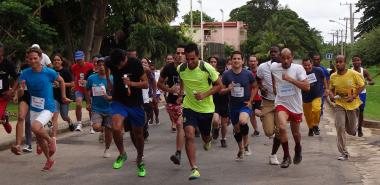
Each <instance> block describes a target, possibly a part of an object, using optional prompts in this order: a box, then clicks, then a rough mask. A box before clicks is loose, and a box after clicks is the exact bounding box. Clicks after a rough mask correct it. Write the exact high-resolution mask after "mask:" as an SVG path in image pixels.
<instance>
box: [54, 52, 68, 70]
mask: <svg viewBox="0 0 380 185" xmlns="http://www.w3.org/2000/svg"><path fill="white" fill-rule="evenodd" d="M56 56H57V57H59V58H60V59H61V61H62V66H65V67H66V65H67V61H66V59H65V58H64V57H63V55H62V54H61V53H59V52H57V53H54V54H53V55H52V56H51V59H53V60H54V57H56Z"/></svg>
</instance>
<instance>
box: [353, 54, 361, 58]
mask: <svg viewBox="0 0 380 185" xmlns="http://www.w3.org/2000/svg"><path fill="white" fill-rule="evenodd" d="M355 57H357V58H361V57H360V55H358V54H355V55H353V56H352V58H355Z"/></svg>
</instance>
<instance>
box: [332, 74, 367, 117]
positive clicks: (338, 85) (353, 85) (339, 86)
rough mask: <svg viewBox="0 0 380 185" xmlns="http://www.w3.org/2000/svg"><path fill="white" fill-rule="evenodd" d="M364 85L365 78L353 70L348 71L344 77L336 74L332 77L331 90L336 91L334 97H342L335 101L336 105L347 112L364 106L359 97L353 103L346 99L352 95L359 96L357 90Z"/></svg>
mask: <svg viewBox="0 0 380 185" xmlns="http://www.w3.org/2000/svg"><path fill="white" fill-rule="evenodd" d="M364 85H365V84H364V79H363V76H362V75H361V74H360V73H358V72H356V71H354V70H351V69H348V70H347V72H346V73H345V74H344V75H339V74H338V73H337V72H335V73H333V74H332V75H331V77H330V90H333V89H335V92H334V95H335V96H336V95H339V96H340V98H337V99H335V103H336V104H337V105H340V106H342V107H343V108H344V109H346V110H355V109H357V108H358V107H359V106H360V105H361V104H362V102H361V101H360V99H359V97H358V96H356V97H355V99H354V101H352V102H347V101H346V100H345V98H346V97H347V96H348V95H350V94H355V95H357V94H358V92H357V88H359V87H362V86H364Z"/></svg>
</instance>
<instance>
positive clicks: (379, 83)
mask: <svg viewBox="0 0 380 185" xmlns="http://www.w3.org/2000/svg"><path fill="white" fill-rule="evenodd" d="M368 71H369V72H370V73H371V75H372V77H373V76H374V75H375V74H377V73H379V72H380V68H379V67H371V68H369V69H368ZM374 81H375V85H373V86H367V103H366V108H365V112H364V116H365V117H366V118H368V119H373V120H380V114H379V108H380V96H379V93H380V76H377V77H375V79H374Z"/></svg>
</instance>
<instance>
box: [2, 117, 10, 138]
mask: <svg viewBox="0 0 380 185" xmlns="http://www.w3.org/2000/svg"><path fill="white" fill-rule="evenodd" d="M3 121H4V122H3V127H4V129H5V131H6V132H7V133H8V134H10V133H11V132H12V125H11V124H10V123H9V116H8V114H7V113H4V119H3Z"/></svg>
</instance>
